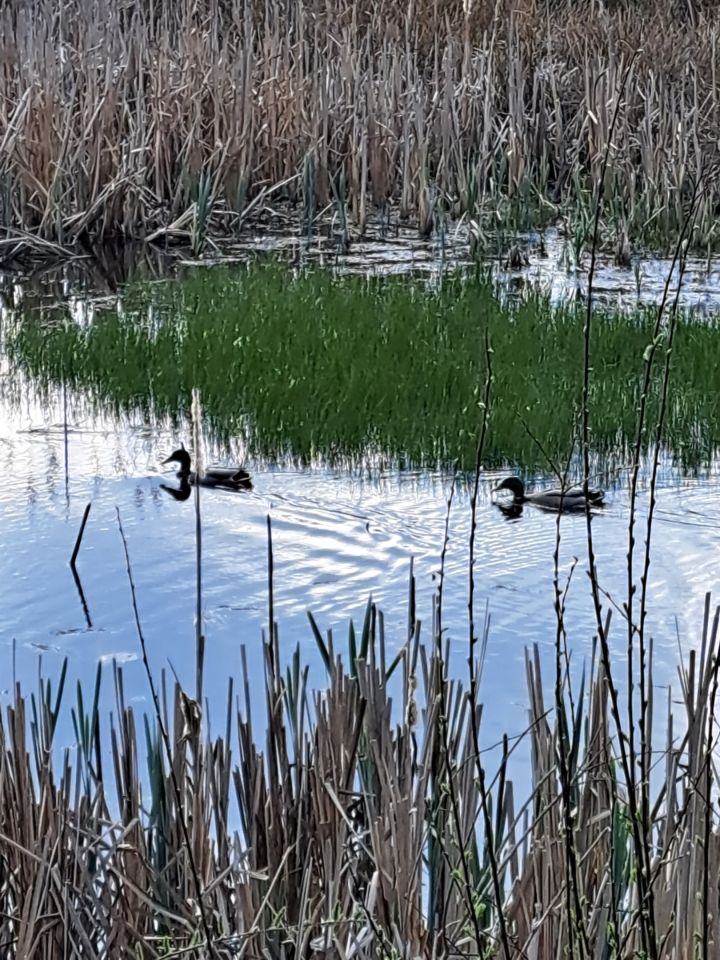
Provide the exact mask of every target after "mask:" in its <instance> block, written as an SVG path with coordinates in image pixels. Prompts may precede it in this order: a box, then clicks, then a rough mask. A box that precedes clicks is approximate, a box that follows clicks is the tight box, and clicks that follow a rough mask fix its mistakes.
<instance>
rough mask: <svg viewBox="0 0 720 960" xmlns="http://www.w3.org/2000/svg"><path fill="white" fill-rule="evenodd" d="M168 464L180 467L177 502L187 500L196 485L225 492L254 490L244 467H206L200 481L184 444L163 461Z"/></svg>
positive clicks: (176, 492)
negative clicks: (221, 489) (192, 487)
mask: <svg viewBox="0 0 720 960" xmlns="http://www.w3.org/2000/svg"><path fill="white" fill-rule="evenodd" d="M166 463H177V464H179V465H180V469H179V470H178V472H177V476H178V479H179V480H180V489H179V490H177V491H174V493H175V494H179V496H176V497H175V499H176V500H186V499H187V498H188V496H189V495H190V486H191V485H192V484H195V483H198V484H199V485H200V486H201V487H222V488H223V489H225V490H252V480H251V479H250V474H249V473H248V472H247V470H244V469H243V468H242V467H206V469H205V470H203V472H202V473H201V475H200V477H199V479H198V476H197V474H196V473H195V471H194V470H192V469H191V467H192V461H191V460H190V454H189V453H188V452H187V450H186V449H185V446H184V444H182V443H181V444H180V449H179V450H175V451H173V453H171V454H170V456H169V457H168V458H167V459H166V460H163V465H165V464H166Z"/></svg>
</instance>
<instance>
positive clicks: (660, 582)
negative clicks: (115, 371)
mask: <svg viewBox="0 0 720 960" xmlns="http://www.w3.org/2000/svg"><path fill="white" fill-rule="evenodd" d="M1 409H2V420H0V438H1V439H0V465H1V467H2V471H3V477H4V482H3V484H2V486H1V487H0V518H1V519H0V524H1V526H2V537H3V547H4V548H3V550H2V552H1V553H0V584H2V587H1V590H2V596H3V602H2V609H3V616H2V623H1V624H0V676H1V677H2V678H3V681H2V693H3V698H6V697H7V695H8V694H9V692H10V687H11V681H12V679H13V676H14V674H16V675H17V678H18V679H21V680H22V681H23V682H24V683H25V684H27V685H31V684H32V683H33V681H34V678H35V677H36V676H37V672H38V668H39V663H40V660H42V671H43V673H44V674H46V675H48V676H53V675H54V674H57V672H58V671H59V669H60V666H61V663H62V660H63V658H64V657H68V659H69V670H70V677H71V678H72V679H75V678H78V679H81V680H82V681H83V682H86V683H88V684H91V683H92V680H93V678H94V674H95V669H96V665H97V662H98V661H99V660H100V661H103V662H105V663H106V664H107V665H108V672H107V676H106V680H107V681H109V680H110V674H109V669H110V665H111V662H112V661H113V660H117V661H119V662H120V663H123V664H124V665H125V674H126V688H127V690H128V698H129V699H131V700H138V701H140V702H147V687H146V681H145V676H144V673H143V670H142V665H141V662H140V659H139V644H138V639H137V635H136V632H135V627H134V623H133V617H132V608H131V598H130V592H129V588H128V581H127V575H126V571H125V562H124V555H123V551H122V544H121V540H120V536H119V532H118V526H117V516H116V508H117V509H118V510H119V511H120V515H121V517H122V522H123V525H124V528H125V532H126V535H127V538H128V544H129V551H130V556H131V561H132V566H133V574H134V577H135V581H136V586H137V590H138V598H139V608H140V615H141V619H142V626H143V629H144V631H145V635H146V639H147V642H148V646H149V649H150V651H151V656H152V661H153V667H154V668H155V669H158V670H159V669H160V668H162V667H167V666H168V664H169V663H171V664H172V666H173V667H174V668H175V670H176V671H177V673H178V675H179V676H180V677H181V678H182V679H183V680H184V681H185V682H186V683H187V684H188V687H189V688H190V689H192V687H193V683H194V650H195V626H194V617H195V592H194V591H195V553H194V550H195V539H194V537H195V534H194V511H193V503H192V500H189V501H186V502H178V501H176V500H174V499H173V498H172V497H170V496H169V495H168V494H167V493H166V492H165V491H164V490H163V489H162V487H161V484H162V483H168V484H172V482H173V479H174V478H173V476H172V474H170V475H168V474H163V473H162V472H161V470H162V468H161V467H160V466H159V464H160V462H161V460H162V459H163V458H164V456H166V455H167V453H168V452H169V451H170V450H171V449H172V448H173V447H174V446H175V445H176V442H177V440H178V439H180V438H179V437H177V436H174V435H172V434H171V433H170V432H168V431H166V430H161V429H158V430H157V431H148V430H147V428H145V427H142V426H134V425H133V424H132V423H119V422H113V421H105V422H98V421H90V420H86V419H84V418H82V417H77V416H74V415H73V414H72V411H71V414H70V425H69V432H68V438H67V456H68V474H67V483H66V474H65V443H64V427H63V419H62V405H61V404H60V403H58V405H57V406H56V407H55V408H54V409H48V408H41V407H39V406H37V405H36V404H34V403H32V402H31V403H28V404H26V405H25V406H24V408H23V409H22V410H17V409H14V410H10V409H9V407H8V405H7V404H5V405H4V406H3V407H2V408H1ZM253 472H254V479H255V489H254V490H253V491H252V492H250V493H243V494H236V493H231V492H227V493H226V492H223V491H212V490H211V491H205V490H203V495H202V522H203V548H204V567H203V577H204V584H205V588H204V607H205V624H206V634H207V666H208V671H207V692H208V694H209V697H210V701H211V703H217V702H218V698H220V701H221V702H222V701H224V698H225V692H226V685H227V677H228V674H229V673H235V674H236V675H237V676H239V675H240V646H241V644H245V645H246V646H247V650H248V661H249V668H250V672H251V674H252V679H253V680H254V681H256V682H257V684H258V685H260V683H261V679H262V671H263V660H262V647H261V630H262V629H263V627H265V626H266V625H267V599H268V591H267V569H266V557H267V517H268V516H270V517H271V520H272V529H273V541H274V553H275V583H276V592H275V616H276V618H277V620H278V621H279V625H280V637H281V645H282V650H283V653H284V654H285V655H286V656H288V657H289V655H290V653H291V650H292V648H293V647H294V646H295V644H296V643H298V642H299V643H300V644H301V646H302V648H303V652H304V654H305V655H306V657H307V659H308V660H309V662H310V663H311V665H312V666H313V673H312V679H314V680H315V681H316V682H319V681H320V680H321V678H322V671H321V665H320V663H319V659H318V657H317V654H316V651H315V647H314V642H313V639H312V636H311V633H310V631H309V628H308V624H307V619H306V611H307V610H308V609H310V610H312V611H313V613H314V614H315V616H316V618H317V620H318V622H319V624H320V625H321V627H322V628H324V629H326V628H329V627H332V628H333V630H334V633H335V636H336V638H337V641H338V645H339V647H340V648H342V647H343V645H344V638H345V635H346V630H347V622H348V620H349V618H351V617H353V618H355V619H356V622H358V623H359V622H361V620H362V616H363V611H364V604H365V602H366V600H367V598H368V596H369V595H372V596H373V598H374V599H375V600H377V601H378V603H379V604H380V605H381V607H382V608H383V609H384V611H385V614H386V628H387V644H388V647H389V649H390V650H396V649H398V648H399V646H400V645H401V644H402V642H403V638H404V634H405V629H406V602H407V590H408V575H409V569H410V562H411V559H412V560H414V563H415V573H416V576H417V581H418V594H419V600H418V603H419V613H420V615H421V616H422V618H423V620H424V621H425V623H426V624H429V623H430V613H431V597H432V593H433V590H434V586H435V583H436V580H435V577H436V575H437V572H438V569H439V556H440V551H441V547H442V542H443V534H444V525H445V517H446V511H447V499H448V495H449V491H450V487H451V482H452V481H451V479H450V478H449V477H448V476H444V475H433V474H429V473H424V474H409V473H407V472H404V473H400V472H389V473H382V474H381V473H377V472H373V471H372V470H368V472H367V473H366V474H364V475H362V476H361V475H352V476H351V475H348V473H346V472H343V471H328V470H325V469H321V468H317V469H306V470H294V469H291V468H267V467H266V468H263V467H262V466H261V465H255V466H254V468H253ZM497 476H498V475H493V476H488V477H486V478H485V479H484V481H483V484H482V486H481V491H480V506H479V518H478V531H477V568H476V584H477V611H478V618H479V619H482V616H483V614H484V612H485V609H487V611H488V612H489V615H490V617H491V627H490V637H489V644H488V648H487V658H486V663H485V672H484V676H483V690H484V693H483V699H484V702H485V704H486V711H487V713H486V727H485V729H486V733H487V734H488V735H491V736H494V735H496V734H497V733H499V732H500V731H501V730H507V731H508V732H510V733H514V732H520V730H521V729H522V727H523V725H524V722H525V709H526V702H527V700H526V689H525V671H524V665H523V658H524V651H525V649H526V648H527V647H528V646H529V645H531V644H533V643H538V644H539V645H540V649H541V656H542V660H543V662H544V666H545V667H546V670H547V674H546V679H547V681H548V682H550V680H551V677H552V672H551V671H552V670H553V662H554V661H553V656H554V653H553V640H554V630H555V627H554V624H555V620H554V612H553V590H552V576H553V549H554V543H555V517H554V516H553V515H551V514H547V513H544V512H542V511H539V510H537V509H532V508H527V507H526V508H525V510H524V512H523V515H522V516H521V517H520V518H518V519H517V520H513V521H509V520H507V519H506V518H505V516H504V515H503V514H502V513H501V512H500V511H499V510H498V509H497V508H496V507H495V506H494V505H493V504H492V502H491V497H490V492H489V491H490V487H491V486H492V484H493V483H494V482H496V481H497ZM719 489H720V474H719V473H718V470H717V469H713V470H712V471H708V472H707V473H706V474H705V475H703V476H701V477H696V478H694V479H692V480H690V479H687V478H686V479H683V478H682V477H680V476H678V475H677V474H676V473H675V472H674V471H673V470H672V469H671V468H670V467H667V468H666V469H665V470H664V472H663V480H662V487H661V489H660V493H659V504H658V514H657V517H658V521H657V523H656V527H655V532H654V538H655V540H654V542H655V551H654V560H653V565H652V569H651V616H650V619H649V624H650V629H651V632H652V635H653V637H654V639H655V661H654V671H655V683H656V684H657V685H658V687H663V686H667V684H668V683H671V682H674V681H675V679H676V665H677V662H678V648H679V646H680V647H681V648H682V649H688V648H691V647H693V646H694V645H695V644H696V642H697V639H698V630H699V625H700V623H701V616H702V608H703V602H704V594H705V592H706V590H712V589H716V588H717V586H718V583H717V581H718V573H717V550H718V545H719V544H720V523H719V521H720V506H718V500H717V497H718V491H719ZM88 501H92V504H93V506H92V512H91V514H90V519H89V522H88V526H87V529H86V532H85V536H84V541H83V544H82V548H81V552H80V557H79V561H78V568H79V571H80V576H81V582H82V587H83V590H84V594H85V599H86V604H87V614H86V612H85V610H84V608H83V606H82V603H81V598H80V596H79V594H78V590H77V587H76V584H75V582H74V580H73V577H72V575H71V572H70V569H69V566H68V559H69V556H70V553H71V551H72V548H73V544H74V542H75V537H76V535H77V531H78V528H79V524H80V520H81V517H82V513H83V509H84V507H85V504H86V503H87V502H88ZM644 503H645V499H644V495H643V504H644ZM627 516H628V497H627V491H626V490H625V489H624V488H623V487H622V486H620V487H618V488H617V489H616V490H615V491H613V492H612V493H611V495H610V497H609V502H608V506H607V507H606V509H605V511H604V512H603V513H602V515H599V516H598V517H597V519H596V520H595V522H594V531H595V538H596V550H597V554H598V564H599V569H600V574H601V579H602V583H603V587H604V588H605V589H606V590H607V591H608V592H609V593H610V594H611V595H612V596H613V597H614V598H615V599H616V600H617V601H618V602H619V603H621V602H622V599H623V597H624V589H625V585H624V579H623V570H624V558H625V551H626V523H627ZM561 531H562V569H563V571H564V574H565V575H567V574H568V572H569V571H570V568H571V566H572V565H573V563H574V558H575V557H577V558H578V564H577V568H576V570H575V573H574V576H573V580H572V583H571V586H570V590H569V595H568V618H567V619H568V630H569V639H570V645H571V649H572V655H573V657H574V658H575V660H576V662H578V661H579V660H581V659H582V658H586V657H589V655H590V651H591V644H592V637H593V632H594V631H593V623H594V620H593V613H592V607H591V603H590V595H589V590H588V586H587V578H586V575H585V570H586V564H585V522H584V517H582V516H580V517H566V518H563V521H562V526H561ZM468 532H469V493H468V491H467V488H466V486H465V485H464V484H462V483H461V484H459V485H458V489H457V492H456V496H455V499H454V503H453V507H452V512H451V516H450V541H449V549H448V554H447V566H446V573H447V580H446V587H445V601H444V606H445V620H446V624H447V627H448V635H449V638H450V641H451V645H452V650H453V652H454V654H455V655H456V664H455V665H456V669H457V670H458V671H461V670H462V666H463V658H464V655H465V649H466V642H467V641H466V638H467V627H466V623H467V613H466V604H467V539H468ZM613 638H614V645H615V648H616V649H617V651H618V653H619V654H620V655H621V656H622V654H623V650H624V644H625V636H624V633H623V630H622V626H621V623H620V617H619V616H618V617H616V623H615V629H614V631H613ZM110 688H111V684H110V683H109V682H107V683H106V693H107V694H108V696H109V695H110ZM71 689H74V683H73V686H72V687H71ZM110 702H111V701H110ZM147 705H148V706H149V703H147ZM67 736H68V737H69V738H70V739H72V738H71V734H70V731H69V730H68V731H67Z"/></svg>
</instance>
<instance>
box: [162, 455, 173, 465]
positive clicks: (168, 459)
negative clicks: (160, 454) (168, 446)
mask: <svg viewBox="0 0 720 960" xmlns="http://www.w3.org/2000/svg"><path fill="white" fill-rule="evenodd" d="M167 463H175V457H168V458H167V460H163V462H162V463H161V464H160V466H161V467H164V466H165V465H166V464H167Z"/></svg>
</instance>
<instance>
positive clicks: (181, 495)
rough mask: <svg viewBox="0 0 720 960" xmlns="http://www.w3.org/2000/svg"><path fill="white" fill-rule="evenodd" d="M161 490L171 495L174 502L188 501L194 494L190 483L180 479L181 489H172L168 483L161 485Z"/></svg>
mask: <svg viewBox="0 0 720 960" xmlns="http://www.w3.org/2000/svg"><path fill="white" fill-rule="evenodd" d="M160 489H161V490H164V491H165V492H166V493H169V494H170V496H171V497H172V498H173V500H187V499H188V497H189V496H190V494H191V493H192V487H191V486H190V481H189V480H188V479H187V478H185V479H182V478H181V479H180V486H179V487H171V486H169V485H168V484H167V483H161V484H160Z"/></svg>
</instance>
